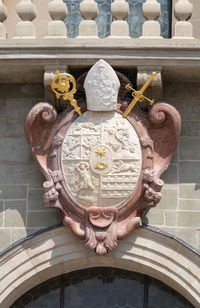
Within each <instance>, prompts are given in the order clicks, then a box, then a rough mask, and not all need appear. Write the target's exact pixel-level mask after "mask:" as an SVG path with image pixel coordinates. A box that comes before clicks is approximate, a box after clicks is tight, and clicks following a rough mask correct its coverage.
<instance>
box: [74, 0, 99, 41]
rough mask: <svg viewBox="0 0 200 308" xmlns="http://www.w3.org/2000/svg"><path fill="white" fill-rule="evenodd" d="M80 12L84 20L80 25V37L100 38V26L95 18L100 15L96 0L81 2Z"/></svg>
mask: <svg viewBox="0 0 200 308" xmlns="http://www.w3.org/2000/svg"><path fill="white" fill-rule="evenodd" d="M80 13H81V15H82V17H83V18H84V20H82V21H81V22H80V25H79V35H78V38H88V37H90V38H98V27H97V24H96V21H94V19H95V18H96V17H97V15H98V5H97V3H96V1H94V0H83V1H82V2H81V3H80Z"/></svg>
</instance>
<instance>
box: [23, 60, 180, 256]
mask: <svg viewBox="0 0 200 308" xmlns="http://www.w3.org/2000/svg"><path fill="white" fill-rule="evenodd" d="M100 61H102V60H100ZM78 104H79V105H80V107H81V109H82V112H83V116H84V113H85V114H86V113H87V107H86V101H84V100H83V99H82V100H80V101H78ZM124 105H126V103H125V102H123V103H121V104H118V105H117V110H116V113H117V114H118V115H120V116H121V115H122V114H123V108H124ZM77 117H78V115H77V113H76V112H75V111H74V110H72V109H71V107H70V106H68V107H67V108H66V109H65V111H64V112H63V113H62V114H59V115H57V112H56V110H55V109H54V108H53V107H52V106H51V105H50V104H48V103H39V104H37V105H36V106H34V107H33V108H32V110H31V111H30V113H29V115H28V117H27V119H26V123H25V134H26V138H27V140H28V143H29V145H30V148H31V150H32V152H33V155H34V158H35V160H36V161H37V163H38V165H39V168H40V171H41V172H42V173H43V175H44V176H45V178H46V181H45V182H44V184H43V186H44V190H45V193H44V201H45V204H46V206H48V207H57V208H59V209H60V210H61V211H62V214H63V224H64V225H68V226H69V227H70V228H71V230H72V231H73V232H74V233H75V234H76V235H77V236H79V237H80V238H82V239H85V240H86V245H87V246H88V247H90V248H91V249H94V250H95V251H96V253H97V254H100V255H105V254H106V253H107V252H108V251H109V250H112V249H113V248H114V247H116V246H117V239H121V238H123V237H124V236H126V235H127V234H129V233H130V232H131V231H132V230H133V229H134V228H136V227H138V226H140V225H141V216H142V215H143V212H144V210H146V209H149V208H151V207H154V206H155V205H156V204H157V203H158V202H159V201H160V198H161V193H160V191H161V188H162V186H163V181H162V180H161V179H160V176H161V174H162V173H163V172H164V171H165V170H166V168H167V166H168V164H169V162H170V159H171V157H172V155H173V153H174V151H175V148H176V145H177V143H178V138H179V134H180V123H181V120H180V116H179V113H178V112H177V111H176V109H175V108H174V107H172V106H170V105H168V104H165V103H157V104H155V105H153V106H152V107H151V109H150V110H149V112H148V113H144V112H142V111H141V110H140V109H139V108H137V107H136V108H134V109H133V110H132V112H131V113H130V114H129V116H128V117H127V120H128V121H129V125H130V124H131V126H132V127H133V128H134V130H135V132H136V134H137V136H138V140H139V143H140V147H141V153H142V154H141V157H142V163H141V169H140V174H139V177H138V180H137V183H136V184H135V189H134V190H133V191H132V193H131V194H130V196H129V197H128V198H127V199H126V200H124V201H122V202H121V203H119V204H116V205H115V204H114V205H113V204H112V205H109V204H108V206H106V205H104V206H98V205H97V204H91V203H90V204H89V205H87V206H85V204H84V202H82V201H81V200H80V199H78V198H76V197H75V194H73V193H72V191H71V190H70V187H69V185H67V183H66V179H65V175H64V172H65V171H63V170H64V167H63V166H62V158H61V157H62V156H63V150H62V147H63V143H64V142H65V137H66V135H67V134H69V135H70V134H71V133H70V127H71V126H72V124H73V123H74V122H75V121H76V120H77ZM121 117H122V116H121ZM122 119H123V118H122ZM127 120H126V121H127ZM118 137H119V136H118ZM101 151H102V149H101ZM103 151H104V150H103ZM100 153H101V152H100ZM100 155H103V154H102V153H101V154H100ZM120 162H121V160H120ZM122 163H123V162H122ZM82 164H83V165H82V167H81V168H82V170H80V163H79V165H77V166H79V167H77V168H79V170H78V172H79V174H82V175H81V176H83V177H85V178H84V180H83V182H82V184H81V185H82V186H83V185H88V186H87V187H88V190H89V189H91V188H92V189H94V187H93V184H92V182H91V179H92V176H91V177H90V178H88V177H87V170H86V169H87V168H89V164H88V163H87V162H84V163H82ZM77 168H76V170H77ZM84 169H85V170H84ZM74 170H75V169H74ZM76 170H75V171H76ZM75 171H74V172H75ZM81 172H82V173H81ZM83 172H85V173H84V174H83ZM86 178H87V179H86ZM86 183H87V184H86ZM122 184H124V183H122ZM79 186H80V185H79ZM123 187H124V186H122V188H121V190H122V191H123ZM82 188H83V187H82ZM82 188H81V189H82ZM84 188H85V187H84ZM82 198H83V197H82Z"/></svg>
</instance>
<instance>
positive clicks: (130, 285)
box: [11, 267, 194, 308]
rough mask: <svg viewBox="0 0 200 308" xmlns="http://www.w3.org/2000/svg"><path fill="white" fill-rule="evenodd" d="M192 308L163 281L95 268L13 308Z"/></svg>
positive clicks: (38, 290) (41, 289)
mask: <svg viewBox="0 0 200 308" xmlns="http://www.w3.org/2000/svg"><path fill="white" fill-rule="evenodd" d="M22 307H26V308H107V307H109V308H133V307H134V308H161V307H162V308H169V307H173V308H192V307H193V306H192V305H191V304H190V303H189V302H188V301H187V300H186V299H185V298H184V297H183V296H181V295H180V294H179V293H177V292H176V291H174V290H173V289H172V288H170V287H168V286H167V285H165V284H164V283H162V282H161V281H158V280H156V279H153V278H151V277H149V276H146V275H143V274H139V273H136V272H132V271H126V270H122V269H118V268H111V267H96V268H89V269H84V270H79V271H74V272H71V273H68V274H65V275H62V276H59V277H56V278H53V279H51V280H48V281H46V282H45V283H43V284H41V285H39V286H37V287H35V288H34V289H32V290H30V291H29V292H27V293H26V294H25V295H23V296H22V297H21V298H20V299H18V300H17V301H16V302H15V303H14V304H13V305H12V306H11V308H22ZM193 308H194V307H193Z"/></svg>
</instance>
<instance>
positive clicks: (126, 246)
mask: <svg viewBox="0 0 200 308" xmlns="http://www.w3.org/2000/svg"><path fill="white" fill-rule="evenodd" d="M199 260H200V258H199V255H198V253H197V252H196V251H195V250H192V249H190V248H189V247H187V246H186V245H184V244H183V243H182V242H181V241H178V240H177V239H175V238H172V237H170V236H168V235H166V234H163V233H160V232H158V231H156V230H154V229H149V228H139V229H138V230H137V231H136V232H134V234H131V235H129V236H128V237H126V238H125V239H124V240H123V241H121V242H120V243H119V245H118V247H117V248H116V249H115V250H113V251H112V252H111V253H109V254H108V256H97V255H96V254H95V253H93V252H92V251H90V250H89V249H88V248H86V247H84V245H83V243H81V241H80V240H78V239H77V238H76V237H75V236H74V235H73V234H72V233H71V232H70V231H69V230H66V228H65V227H58V228H54V229H52V230H48V231H46V232H41V233H39V234H37V235H35V236H32V237H28V238H26V239H25V240H24V241H22V242H21V243H18V244H17V245H15V246H13V247H11V248H10V249H8V250H7V251H6V252H4V253H3V254H2V255H1V257H0V267H1V282H0V290H2V291H1V295H0V303H1V307H2V308H6V307H9V306H10V305H11V304H12V303H14V302H15V301H16V300H17V299H18V298H19V297H21V296H22V295H23V294H24V293H26V292H27V291H29V290H30V289H32V288H33V287H35V286H36V285H38V284H40V283H42V282H44V281H46V280H48V279H50V278H52V277H55V276H58V275H61V274H63V273H67V272H71V271H74V270H78V269H83V268H89V267H95V266H111V267H116V268H122V269H126V270H132V271H136V272H140V273H143V274H146V275H148V276H151V277H153V278H156V279H159V280H161V281H163V282H164V283H165V284H167V285H169V286H170V287H171V288H173V289H175V290H176V291H178V292H179V293H180V294H182V295H183V296H184V297H185V298H187V299H188V300H189V301H190V302H191V303H192V304H193V305H194V306H195V307H200V304H199V303H200V295H199V294H200V284H199V280H200V272H199V268H200V261H199Z"/></svg>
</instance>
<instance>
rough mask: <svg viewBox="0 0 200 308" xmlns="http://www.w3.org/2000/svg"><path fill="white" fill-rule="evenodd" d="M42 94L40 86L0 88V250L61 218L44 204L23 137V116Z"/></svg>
mask: <svg viewBox="0 0 200 308" xmlns="http://www.w3.org/2000/svg"><path fill="white" fill-rule="evenodd" d="M0 88H1V86H0ZM5 88H6V89H7V91H6V89H5ZM7 93H8V94H7ZM6 96H9V98H7V99H6ZM42 96H43V87H42V85H32V86H30V85H12V89H10V86H8V87H5V86H4V91H3V89H2V93H1V98H2V97H3V98H2V99H1V100H0V174H1V176H0V250H2V249H4V248H6V247H8V246H9V245H10V244H11V243H13V242H15V241H17V240H19V239H20V238H22V237H24V236H26V235H27V234H30V233H33V232H35V231H37V230H39V229H41V228H44V227H46V226H50V225H54V224H58V223H60V222H61V220H62V218H61V215H60V213H59V210H57V209H55V210H54V209H48V208H46V207H45V205H44V203H43V189H42V182H43V178H42V176H41V174H40V172H39V171H38V168H37V166H36V164H35V162H34V160H33V156H32V154H31V153H30V150H29V147H28V144H27V142H26V139H25V136H24V121H25V118H26V116H27V114H28V112H29V110H30V109H31V108H32V106H33V105H34V104H36V103H38V102H40V101H42V100H43V99H42ZM4 97H5V98H4Z"/></svg>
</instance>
